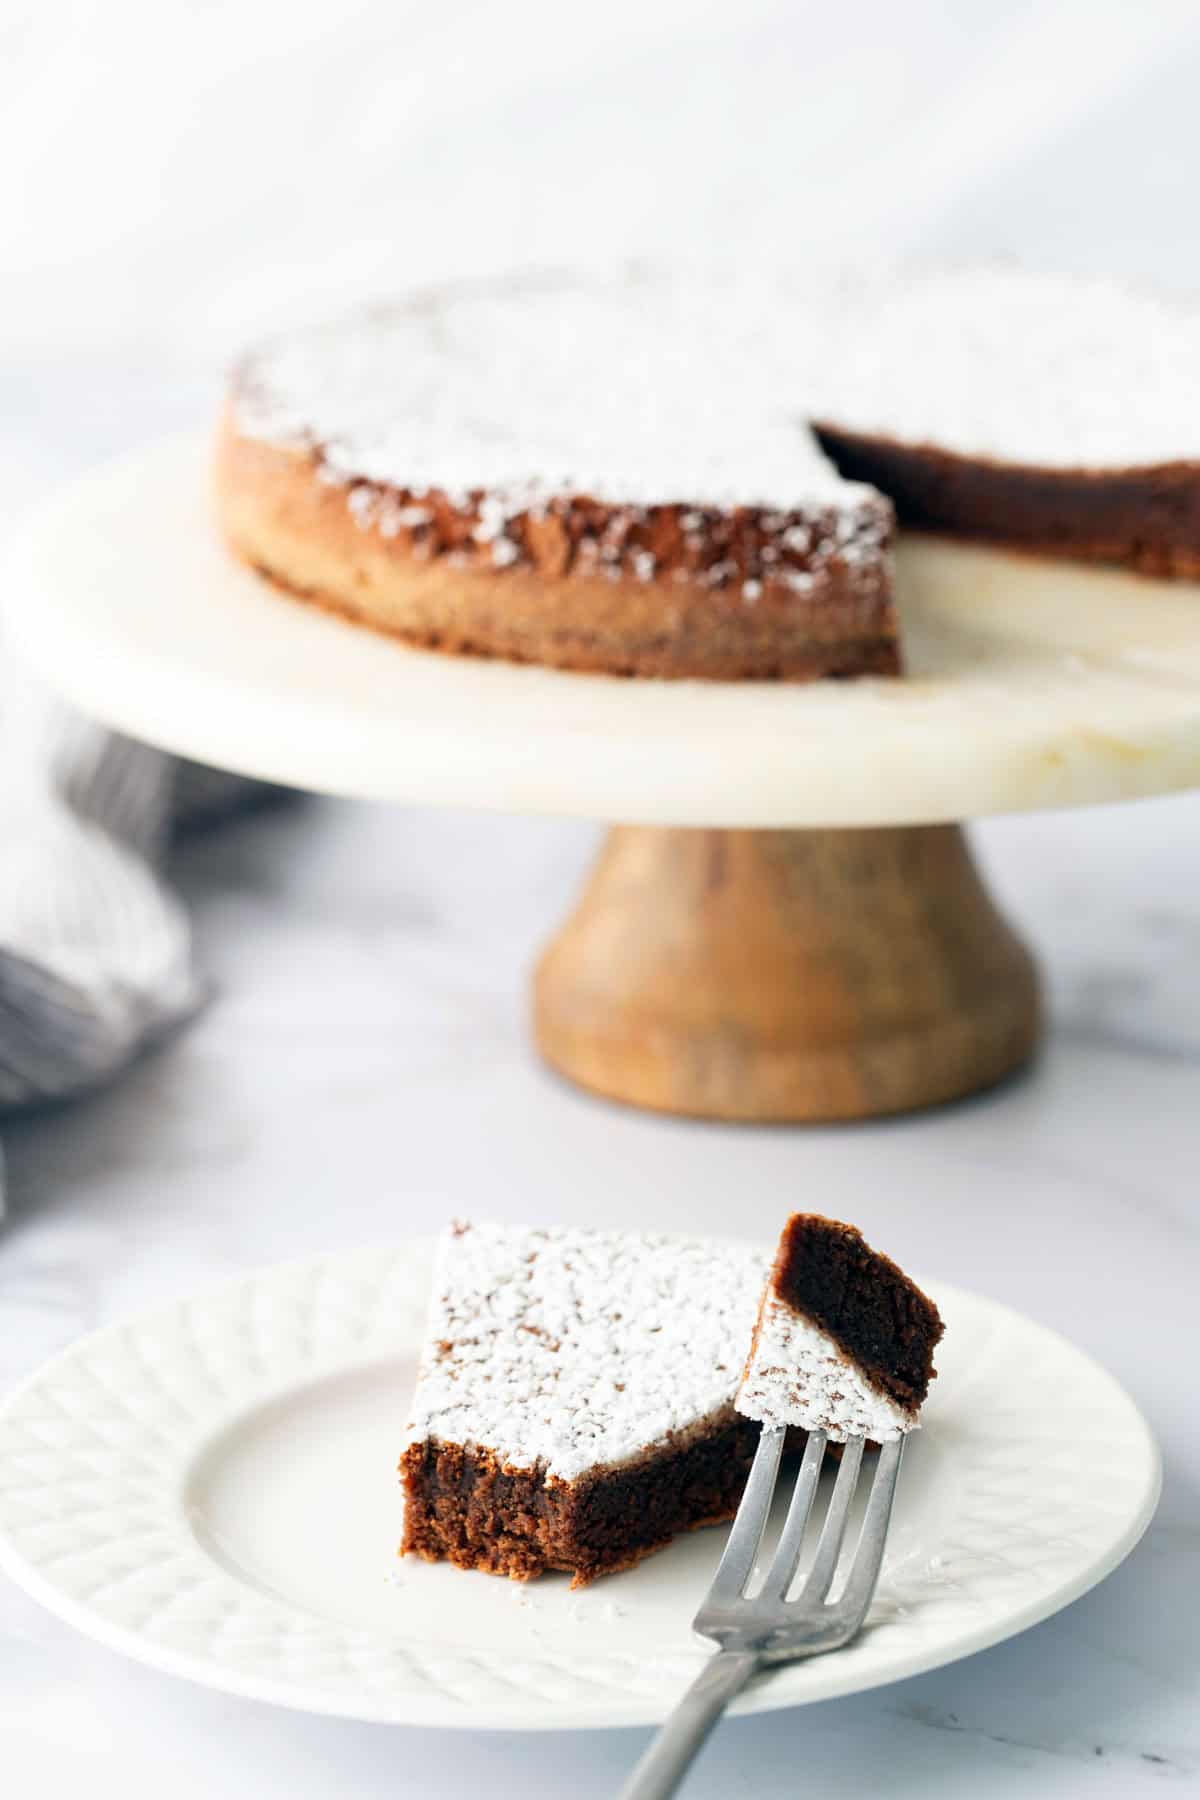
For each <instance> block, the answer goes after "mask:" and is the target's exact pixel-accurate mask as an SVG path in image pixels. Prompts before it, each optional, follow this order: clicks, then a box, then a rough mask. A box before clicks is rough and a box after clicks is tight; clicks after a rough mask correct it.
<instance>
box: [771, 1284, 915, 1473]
mask: <svg viewBox="0 0 1200 1800" xmlns="http://www.w3.org/2000/svg"><path fill="white" fill-rule="evenodd" d="M737 1410H738V1411H739V1412H740V1413H743V1414H744V1415H745V1416H746V1418H748V1419H760V1420H761V1421H762V1423H763V1424H764V1425H794V1426H799V1427H801V1428H802V1429H804V1430H805V1431H824V1432H827V1433H828V1435H829V1437H830V1438H831V1439H832V1440H833V1442H834V1443H836V1444H844V1443H845V1442H846V1439H847V1438H851V1437H867V1438H871V1439H872V1440H873V1441H874V1442H875V1443H877V1444H883V1443H886V1442H887V1441H888V1439H889V1438H894V1437H899V1435H900V1434H901V1432H905V1431H912V1430H914V1429H915V1428H916V1425H917V1419H916V1415H915V1414H914V1413H908V1412H905V1411H904V1409H903V1408H902V1407H899V1406H897V1405H896V1402H895V1401H894V1400H891V1399H889V1398H888V1396H887V1395H886V1394H882V1393H880V1392H879V1390H878V1389H877V1388H875V1387H873V1386H872V1385H871V1384H870V1382H868V1381H867V1379H866V1377H865V1376H864V1375H862V1374H861V1373H860V1371H859V1370H858V1369H857V1368H856V1367H855V1365H854V1364H853V1363H852V1362H851V1361H850V1360H849V1359H848V1358H847V1357H846V1356H845V1355H844V1353H843V1352H842V1351H841V1350H840V1349H839V1348H838V1346H837V1345H836V1344H835V1343H834V1341H833V1339H832V1338H831V1337H830V1336H829V1334H828V1333H827V1332H824V1331H822V1330H821V1329H820V1327H819V1326H817V1325H814V1324H813V1323H812V1321H811V1320H810V1319H807V1318H805V1317H804V1316H803V1314H801V1313H798V1312H795V1311H793V1309H792V1308H791V1307H790V1306H788V1305H787V1304H786V1302H784V1301H782V1300H780V1299H778V1298H777V1297H776V1296H775V1295H774V1294H772V1295H769V1296H768V1297H767V1298H766V1300H765V1301H764V1303H763V1309H762V1317H761V1319H760V1321H759V1326H758V1337H757V1341H756V1343H755V1346H754V1353H753V1356H752V1358H751V1361H750V1363H749V1366H748V1367H747V1369H746V1374H745V1378H744V1380H743V1381H742V1384H741V1387H740V1389H739V1390H738V1396H737Z"/></svg>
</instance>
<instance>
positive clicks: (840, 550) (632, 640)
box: [216, 276, 899, 681]
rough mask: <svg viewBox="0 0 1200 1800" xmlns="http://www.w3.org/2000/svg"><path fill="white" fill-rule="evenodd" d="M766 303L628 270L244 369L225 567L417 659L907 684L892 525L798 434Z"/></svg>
mask: <svg viewBox="0 0 1200 1800" xmlns="http://www.w3.org/2000/svg"><path fill="white" fill-rule="evenodd" d="M812 350H813V345H812V343H811V342H810V341H809V336H808V333H807V328H806V326H805V324H804V323H803V318H802V314H801V311H800V309H799V305H798V296H797V294H796V293H795V292H794V291H791V290H789V289H788V288H787V287H786V286H780V285H778V284H773V283H769V282H768V283H759V284H747V283H743V282H727V283H722V282H718V281H703V282H689V281H685V280H675V279H670V278H666V277H655V278H648V277H642V278H636V279H635V278H633V277H631V276H624V277H621V278H612V279H609V280H603V279H599V278H597V279H596V280H593V281H588V282H584V281H569V280H559V281H546V282H524V283H514V284H510V285H508V286H505V287H501V288H495V287H493V288H477V289H468V290H462V291H460V292H457V293H451V294H447V295H443V296H441V297H440V298H438V297H435V298H430V299H426V300H423V301H420V300H417V301H413V302H411V303H409V304H406V305H399V306H396V307H393V308H390V309H387V310H383V311H378V312H374V313H371V314H369V315H364V316H359V317H357V318H353V319H350V320H347V321H346V322H344V323H343V324H340V325H335V326H331V327H326V328H324V329H316V330H310V331H303V332H298V333H295V334H292V335H290V336H286V337H283V338H281V339H280V340H279V341H278V342H276V343H274V344H270V345H267V346H265V347H264V348H263V349H262V350H260V351H259V352H257V353H256V354H254V355H252V356H250V357H248V358H247V359H246V360H245V361H244V362H243V363H242V364H241V366H240V367H239V369H238V370H237V371H236V373H235V375H234V378H233V383H232V389H231V394H230V400H229V405H228V409H227V413H226V417H225V420H224V424H223V426H222V430H221V434H220V438H219V442H218V448H217V459H216V492H217V504H218V511H219V516H220V522H221V525H222V528H223V530H224V533H225V535H226V537H227V539H228V541H229V543H230V544H231V545H232V547H233V549H234V550H235V551H236V552H237V554H238V555H239V556H241V557H242V558H243V559H244V560H245V561H246V562H248V563H249V564H251V565H252V566H253V567H254V568H255V569H257V570H258V571H259V572H260V573H261V574H263V575H264V576H266V577H268V578H269V579H270V580H271V581H272V582H274V583H276V584H277V585H278V586H280V587H281V588H283V589H286V590H287V591H288V592H290V593H292V594H294V595H296V596H298V597H299V598H302V599H307V600H311V601H313V602H315V603H316V604H318V605H321V606H324V607H327V608H331V609H332V610H334V611H336V612H338V613H341V614H343V615H345V616H346V617H347V618H350V619H353V620H356V621H358V622H359V623H361V624H364V625H369V626H372V627H374V628H375V629H376V630H379V631H383V632H387V633H390V634H392V635H394V636H396V637H398V638H402V639H405V640H406V641H408V642H409V643H412V644H415V645H420V646H424V647H427V648H434V649H439V650H443V651H455V652H462V653H469V654H473V655H478V656H494V657H505V658H509V659H511V660H515V661H521V662H537V663H545V664H551V665H554V666H557V667H560V668H569V669H582V670H600V671H606V672H609V673H612V674H619V675H644V676H691V677H704V678H713V679H762V680H775V679H781V680H795V681H803V680H810V679H813V678H816V677H821V676H851V675H863V674H894V673H896V672H897V671H898V669H899V653H898V649H897V635H896V634H897V626H896V618H895V614H894V611H893V605H892V590H891V567H890V557H889V547H890V541H891V533H892V509H891V507H890V505H889V503H888V502H887V501H886V500H885V499H883V498H882V497H881V496H880V495H879V494H878V493H876V492H874V491H873V490H872V489H871V488H868V487H864V486H862V485H860V484H857V483H853V482H848V481H845V480H844V479H842V478H841V477H840V476H839V475H838V474H837V473H836V471H835V470H834V469H833V467H832V465H831V464H829V463H828V462H827V461H826V460H825V458H824V457H823V455H822V454H821V452H820V450H819V449H818V447H817V445H816V443H815V441H814V440H813V438H812V437H811V434H810V433H808V432H807V431H806V430H805V428H804V425H803V422H802V420H801V419H800V418H799V416H798V409H799V404H800V398H799V397H800V395H801V394H802V392H803V391H804V388H805V385H806V378H805V377H804V376H803V375H802V374H801V373H800V372H799V371H800V369H801V366H802V365H803V364H804V363H805V361H806V359H807V356H808V355H809V354H811V352H812Z"/></svg>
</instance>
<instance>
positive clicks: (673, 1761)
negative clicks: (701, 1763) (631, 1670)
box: [620, 1650, 760, 1800]
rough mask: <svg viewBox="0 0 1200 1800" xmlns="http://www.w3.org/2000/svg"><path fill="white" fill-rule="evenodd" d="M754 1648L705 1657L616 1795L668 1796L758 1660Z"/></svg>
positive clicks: (629, 1798)
mask: <svg viewBox="0 0 1200 1800" xmlns="http://www.w3.org/2000/svg"><path fill="white" fill-rule="evenodd" d="M759 1661H760V1658H759V1655H758V1652H757V1651H755V1650H719V1651H718V1652H717V1654H716V1655H715V1656H710V1657H709V1659H708V1661H707V1662H706V1663H705V1665H704V1667H703V1668H702V1669H701V1671H700V1673H699V1674H698V1675H697V1677H696V1679H695V1681H693V1683H692V1685H691V1687H690V1688H689V1689H688V1691H687V1693H686V1694H685V1695H684V1696H683V1699H682V1700H681V1701H680V1702H679V1705H678V1706H677V1707H676V1708H675V1711H674V1712H673V1713H672V1714H671V1716H670V1718H669V1719H668V1720H667V1722H666V1724H665V1725H664V1726H663V1728H662V1730H661V1731H660V1732H659V1734H658V1736H657V1737H656V1738H655V1740H654V1742H653V1743H652V1744H651V1746H650V1748H649V1749H648V1750H647V1752H646V1754H645V1756H643V1758H642V1760H641V1762H640V1763H639V1764H638V1766H637V1768H636V1769H635V1770H634V1771H633V1774H632V1775H631V1776H630V1777H629V1780H628V1781H627V1782H626V1784H625V1786H624V1787H623V1788H622V1789H621V1795H620V1800H670V1796H671V1795H672V1794H675V1793H677V1792H678V1791H679V1784H680V1782H681V1781H682V1780H683V1778H684V1776H685V1775H686V1774H687V1772H688V1769H689V1768H690V1767H691V1764H692V1759H693V1757H694V1756H695V1755H696V1752H697V1751H698V1750H699V1749H700V1746H701V1745H702V1744H703V1742H704V1740H705V1738H706V1737H707V1736H708V1734H709V1732H710V1731H711V1730H712V1728H713V1726H714V1725H715V1724H716V1722H717V1720H718V1719H719V1718H720V1716H721V1714H722V1713H723V1712H724V1711H725V1708H726V1707H727V1706H728V1705H729V1702H730V1701H731V1700H732V1699H733V1696H734V1695H735V1694H737V1693H740V1692H741V1690H742V1689H743V1688H744V1687H745V1685H746V1683H747V1682H748V1681H749V1679H750V1677H751V1676H752V1675H753V1673H754V1671H755V1669H757V1667H758V1665H759Z"/></svg>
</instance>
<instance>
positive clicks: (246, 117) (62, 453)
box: [0, 0, 1200, 510]
mask: <svg viewBox="0 0 1200 1800" xmlns="http://www.w3.org/2000/svg"><path fill="white" fill-rule="evenodd" d="M1198 88H1200V8H1198V7H1197V6H1196V5H1195V3H1194V0H1142V3H1140V4H1136V5H1135V4H1130V3H1129V0H1036V3H1033V0H1031V3H1029V4H1013V3H1011V0H959V3H958V4H954V5H951V4H949V3H948V0H905V4H903V5H898V4H896V3H895V0H857V4H855V5H853V6H847V5H845V4H830V3H825V4H820V5H817V4H813V3H811V0H809V3H803V4H797V3H795V0H792V3H789V0H739V4H737V5H730V4H729V3H728V0H719V3H714V0H605V3H604V4H602V5H599V6H589V7H586V8H585V7H580V6H571V5H569V4H564V3H562V0H559V3H558V4H554V3H553V0H551V3H547V0H506V3H505V4H502V5H501V4H496V3H494V0H491V3H489V0H440V4H438V5H434V6H431V5H430V4H429V3H428V0H342V4H340V5H333V4H331V3H330V0H240V3H238V4H234V3H233V0H107V3H106V0H0V494H2V495H3V506H4V508H5V510H9V509H11V508H13V507H15V506H18V505H20V504H22V503H23V502H24V501H25V500H26V499H27V498H29V497H32V496H33V495H34V494H35V493H36V492H37V491H39V490H40V489H42V488H43V487H44V485H45V484H46V482H47V481H48V480H49V479H53V478H55V477H57V476H58V475H59V474H61V473H64V472H67V471H68V470H70V469H73V468H74V467H76V466H79V465H82V464H84V463H86V462H89V461H92V460H94V459H95V458H96V457H98V456H100V455H102V454H104V453H105V452H107V451H109V450H111V449H116V448H120V447H123V446H125V445H126V444H129V443H132V442H135V441H137V439H139V438H140V437H144V436H145V435H147V434H148V433H151V432H153V431H155V430H156V429H159V428H161V427H165V426H170V425H172V424H175V423H184V422H190V421H192V420H193V419H195V420H199V419H201V418H203V417H206V416H207V414H208V413H209V412H211V410H212V407H213V405H214V404H215V396H216V382H217V379H218V375H219V370H220V366H221V364H222V363H223V362H224V360H225V359H226V358H227V357H228V355H229V354H230V353H231V352H232V350H234V349H235V348H236V347H237V346H238V345H239V344H240V343H241V342H242V341H243V340H244V339H246V338H247V337H253V336H254V335H256V334H257V333H259V332H260V331H262V330H263V329H264V328H269V327H271V326H273V325H274V324H276V323H278V322H280V321H282V320H285V319H293V318H296V317H300V316H305V317H306V316H311V315H316V314H321V313H326V312H330V311H336V310H338V309H340V308H341V307H343V306H344V305H346V304H347V303H350V302H352V301H354V300H355V299H357V298H358V297H361V296H363V295H378V294H381V293H388V292H391V291H394V290H395V289H396V288H397V287H398V286H402V285H404V284H406V283H411V282H423V281H425V280H427V279H436V278H439V277H442V276H445V275H449V274H460V273H466V272H475V271H490V270H495V269H497V268H503V267H509V266H513V265H516V264H522V263H542V264H544V263H547V262H561V261H566V260H571V261H578V260H601V261H604V260H609V259H612V258H614V257H620V256H624V255H628V254H657V255H661V254H668V253H687V254H691V255H702V256H705V257H711V256H728V257H729V258H733V259H747V258H753V257H755V256H774V257H779V256H787V257H789V258H792V257H804V256H809V255H811V256H812V257H813V258H814V259H816V260H838V261H841V260H844V259H846V258H847V257H850V258H855V259H857V258H860V257H864V256H865V257H869V258H874V257H875V256H887V255H891V254H894V253H899V254H909V253H916V254H932V255H945V254H950V255H958V254H985V255H993V254H1000V255H1016V256H1020V257H1022V258H1024V259H1026V260H1029V261H1032V262H1037V263H1043V264H1051V265H1054V266H1058V267H1066V268H1071V269H1101V270H1106V271H1108V270H1116V271H1118V272H1120V273H1127V274H1131V275H1136V276H1140V277H1146V278H1149V279H1151V280H1154V281H1156V282H1160V283H1164V284H1169V285H1173V286H1180V285H1187V284H1189V283H1196V284H1197V285H1200V240H1198V238H1197V234H1196V232H1195V229H1194V221H1195V187H1196V173H1197V157H1196V141H1197V131H1196V124H1195V95H1196V92H1197V90H1198Z"/></svg>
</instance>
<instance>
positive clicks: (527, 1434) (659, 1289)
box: [400, 1224, 767, 1586]
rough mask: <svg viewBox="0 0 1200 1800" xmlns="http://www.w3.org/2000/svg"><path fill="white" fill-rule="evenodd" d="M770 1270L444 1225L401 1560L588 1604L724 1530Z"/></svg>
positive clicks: (736, 1254) (746, 1424)
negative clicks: (451, 1567)
mask: <svg viewBox="0 0 1200 1800" xmlns="http://www.w3.org/2000/svg"><path fill="white" fill-rule="evenodd" d="M766 1268H767V1261H766V1258H765V1257H764V1256H763V1255H761V1254H760V1253H758V1252H755V1251H752V1250H747V1249H745V1248H742V1247H740V1246H737V1245H727V1244H719V1243H712V1242H706V1241H704V1240H700V1239H691V1238H671V1237H653V1236H641V1235H638V1234H632V1233H624V1232H611V1231H577V1230H531V1229H528V1228H526V1227H523V1226H510V1225H464V1224H457V1225H455V1226H453V1227H452V1229H451V1230H450V1232H449V1233H448V1234H447V1235H446V1237H445V1238H444V1239H443V1241H442V1244H441V1246H440V1250H439V1255H438V1261H437V1267H436V1271H435V1276H434V1288H433V1302H432V1307H431V1314H430V1319H429V1324H428V1333H427V1338H426V1343H425V1348H424V1353H423V1356H422V1363H421V1370H420V1375H419V1377H418V1382H417V1391H416V1395H415V1399H414V1407H413V1417H412V1421H411V1423H410V1426H409V1431H408V1442H407V1447H406V1448H405V1450H404V1454H403V1456H402V1458H401V1463H400V1468H401V1473H402V1475H403V1480H404V1491H405V1521H404V1541H403V1544H402V1547H401V1552H402V1554H407V1553H414V1554H416V1555H418V1556H423V1557H425V1558H426V1559H428V1560H430V1561H440V1560H445V1561H449V1562H452V1563H456V1564H457V1565H458V1566H459V1567H460V1568H465V1569H484V1570H487V1571H488V1572H489V1573H490V1574H495V1575H509V1576H512V1577H514V1578H516V1579H517V1580H528V1579H529V1578H531V1577H532V1576H535V1575H540V1574H541V1573H542V1572H543V1571H544V1570H546V1569H561V1570H566V1571H568V1572H569V1573H571V1574H572V1575H573V1576H574V1583H573V1585H574V1586H581V1585H583V1584H584V1583H586V1582H589V1581H591V1580H593V1579H594V1577H595V1576H597V1575H601V1574H604V1573H606V1572H607V1571H609V1570H615V1569H623V1568H627V1567H628V1566H629V1565H630V1564H631V1563H635V1562H637V1561H639V1560H640V1559H641V1558H642V1557H643V1556H646V1555H647V1554H648V1553H649V1552H650V1551H652V1550H657V1549H659V1548H660V1547H661V1546H662V1545H664V1544H666V1543H668V1542H669V1541H670V1540H671V1538H673V1537H675V1536H676V1535H677V1534H678V1533H680V1532H683V1531H690V1530H692V1529H693V1528H695V1527H696V1526H699V1525H711V1524H715V1523H716V1522H718V1521H719V1520H722V1519H728V1518H730V1517H732V1515H733V1513H734V1512H735V1511H736V1509H737V1504H738V1500H739V1499H740V1497H741V1492H742V1488H743V1486H744V1484H745V1479H746V1473H747V1470H748V1468H749V1465H750V1462H751V1459H752V1457H753V1454H754V1447H755V1441H756V1439H757V1437H758V1432H757V1429H756V1427H755V1426H754V1425H753V1424H752V1423H751V1422H750V1421H749V1420H748V1419H745V1418H739V1417H738V1415H737V1413H736V1412H735V1411H734V1406H733V1398H734V1394H735V1392H736V1389H737V1384H738V1379H739V1376H740V1374H741V1367H742V1360H743V1358H744V1355H745V1346H746V1344H747V1343H748V1341H749V1339H750V1334H751V1331H752V1329H753V1325H754V1316H755V1309H756V1307H757V1304H758V1298H759V1294H760V1293H761V1290H762V1283H763V1279H764V1277H765V1274H766Z"/></svg>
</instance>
